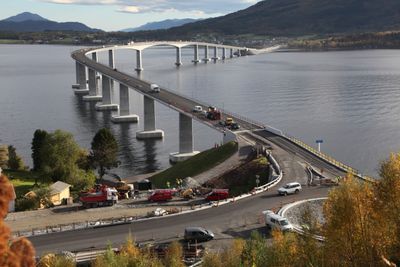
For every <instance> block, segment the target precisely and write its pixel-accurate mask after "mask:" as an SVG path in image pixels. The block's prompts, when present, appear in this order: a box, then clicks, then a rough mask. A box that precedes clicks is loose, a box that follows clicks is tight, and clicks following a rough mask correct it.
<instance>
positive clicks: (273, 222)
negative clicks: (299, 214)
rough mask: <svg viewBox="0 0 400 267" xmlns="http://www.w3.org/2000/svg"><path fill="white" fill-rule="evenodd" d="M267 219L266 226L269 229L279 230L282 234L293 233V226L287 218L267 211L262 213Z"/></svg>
mask: <svg viewBox="0 0 400 267" xmlns="http://www.w3.org/2000/svg"><path fill="white" fill-rule="evenodd" d="M262 213H263V214H264V218H265V225H266V226H267V228H269V229H278V230H280V231H282V232H287V231H293V225H291V224H290V222H289V221H288V220H287V219H286V218H285V217H282V216H280V215H278V214H276V213H274V212H273V211H272V210H265V211H263V212H262Z"/></svg>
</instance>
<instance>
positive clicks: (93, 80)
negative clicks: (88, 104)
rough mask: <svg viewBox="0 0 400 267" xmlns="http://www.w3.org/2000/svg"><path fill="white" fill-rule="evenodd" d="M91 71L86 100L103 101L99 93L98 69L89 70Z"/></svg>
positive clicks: (84, 98)
mask: <svg viewBox="0 0 400 267" xmlns="http://www.w3.org/2000/svg"><path fill="white" fill-rule="evenodd" d="M88 73H89V95H86V96H84V97H83V100H84V101H101V100H102V96H101V95H100V94H99V93H98V85H97V84H98V81H97V77H96V71H95V70H93V69H90V68H89V70H88Z"/></svg>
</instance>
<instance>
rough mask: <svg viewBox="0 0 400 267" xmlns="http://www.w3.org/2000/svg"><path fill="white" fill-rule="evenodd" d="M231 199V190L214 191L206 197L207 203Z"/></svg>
mask: <svg viewBox="0 0 400 267" xmlns="http://www.w3.org/2000/svg"><path fill="white" fill-rule="evenodd" d="M228 197H229V189H213V190H212V191H211V193H209V194H208V195H207V197H206V200H207V201H218V200H224V199H227V198H228Z"/></svg>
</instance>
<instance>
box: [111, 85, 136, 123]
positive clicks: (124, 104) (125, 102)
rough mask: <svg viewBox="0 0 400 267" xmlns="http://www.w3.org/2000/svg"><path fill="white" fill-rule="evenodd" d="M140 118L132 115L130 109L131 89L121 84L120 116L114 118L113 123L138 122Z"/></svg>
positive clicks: (112, 118)
mask: <svg viewBox="0 0 400 267" xmlns="http://www.w3.org/2000/svg"><path fill="white" fill-rule="evenodd" d="M138 120H139V116H138V115H136V114H131V113H130V107H129V88H128V86H126V85H125V84H122V83H120V84H119V115H118V116H112V117H111V121H112V122H114V123H120V122H138Z"/></svg>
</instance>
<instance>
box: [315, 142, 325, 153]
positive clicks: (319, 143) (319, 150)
mask: <svg viewBox="0 0 400 267" xmlns="http://www.w3.org/2000/svg"><path fill="white" fill-rule="evenodd" d="M323 142H324V140H322V139H318V140H315V143H317V144H318V152H321V144H322V143H323Z"/></svg>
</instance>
